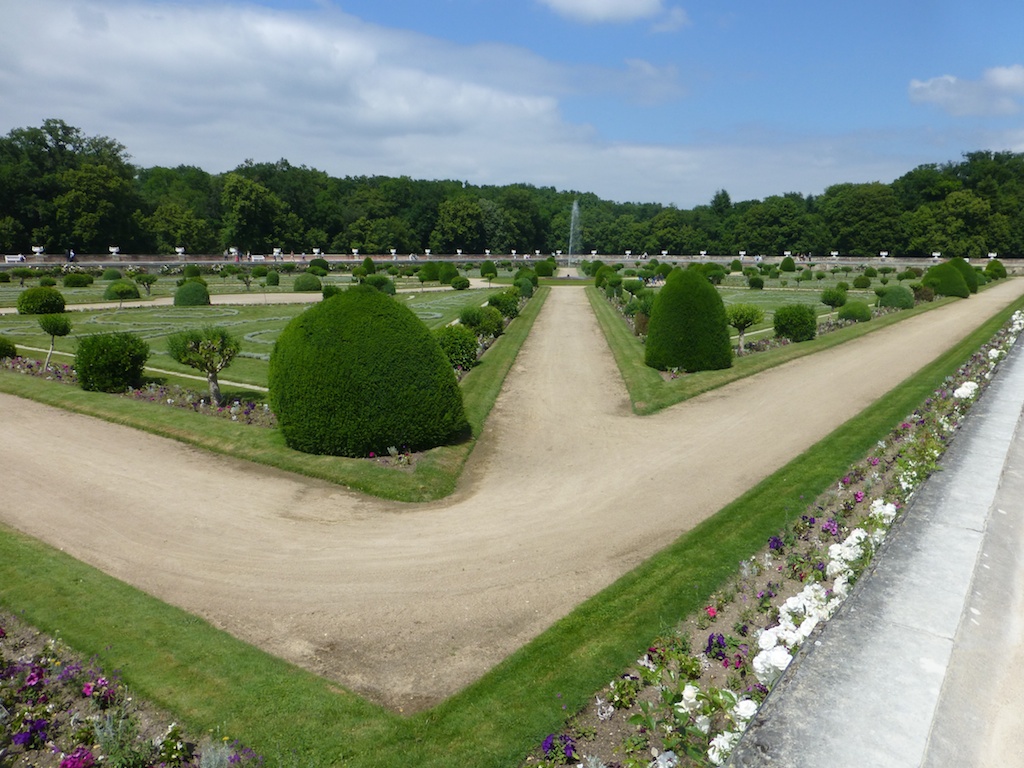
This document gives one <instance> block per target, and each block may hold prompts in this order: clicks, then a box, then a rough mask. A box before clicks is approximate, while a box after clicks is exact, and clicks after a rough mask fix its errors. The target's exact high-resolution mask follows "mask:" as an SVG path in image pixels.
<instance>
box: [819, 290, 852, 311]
mask: <svg viewBox="0 0 1024 768" xmlns="http://www.w3.org/2000/svg"><path fill="white" fill-rule="evenodd" d="M821 303H822V304H824V305H826V306H829V307H832V309H838V308H839V307H841V306H843V305H844V304H846V291H844V290H843V289H841V288H826V289H825V290H824V291H822V292H821Z"/></svg>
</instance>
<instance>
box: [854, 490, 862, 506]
mask: <svg viewBox="0 0 1024 768" xmlns="http://www.w3.org/2000/svg"><path fill="white" fill-rule="evenodd" d="M853 498H854V499H856V501H857V503H858V504H860V503H861V502H862V501H864V491H857V492H856V493H854V494H853Z"/></svg>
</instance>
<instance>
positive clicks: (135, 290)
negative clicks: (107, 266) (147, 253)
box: [103, 279, 140, 301]
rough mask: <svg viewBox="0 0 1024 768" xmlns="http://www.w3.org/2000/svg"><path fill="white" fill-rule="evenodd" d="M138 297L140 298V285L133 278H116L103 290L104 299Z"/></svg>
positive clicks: (120, 299)
mask: <svg viewBox="0 0 1024 768" xmlns="http://www.w3.org/2000/svg"><path fill="white" fill-rule="evenodd" d="M138 298H140V295H139V286H137V285H136V284H135V283H134V282H133V281H131V280H124V279H121V280H115V281H114V282H112V283H111V284H110V285H108V286H107V287H106V289H104V291H103V300H104V301H124V300H125V299H138Z"/></svg>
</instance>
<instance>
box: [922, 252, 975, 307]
mask: <svg viewBox="0 0 1024 768" xmlns="http://www.w3.org/2000/svg"><path fill="white" fill-rule="evenodd" d="M921 282H922V283H923V284H924V285H926V286H927V287H929V288H931V289H932V290H933V291H935V293H937V294H939V295H940V296H959V297H960V298H962V299H966V298H968V297H969V296H970V295H971V289H970V288H968V287H967V282H966V281H965V280H964V276H963V275H962V274H960V270H959V269H957V268H956V267H955V266H953V264H951V263H950V262H948V261H946V262H943V263H942V264H936V265H935V266H934V267H930V268H929V269H928V271H927V272H925V273H924V279H923V280H922V281H921Z"/></svg>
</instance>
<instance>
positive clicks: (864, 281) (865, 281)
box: [853, 275, 871, 291]
mask: <svg viewBox="0 0 1024 768" xmlns="http://www.w3.org/2000/svg"><path fill="white" fill-rule="evenodd" d="M853 287H854V288H857V289H858V290H861V291H863V290H865V289H867V288H870V287H871V278H870V277H868V276H867V275H857V276H856V277H855V278H853Z"/></svg>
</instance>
